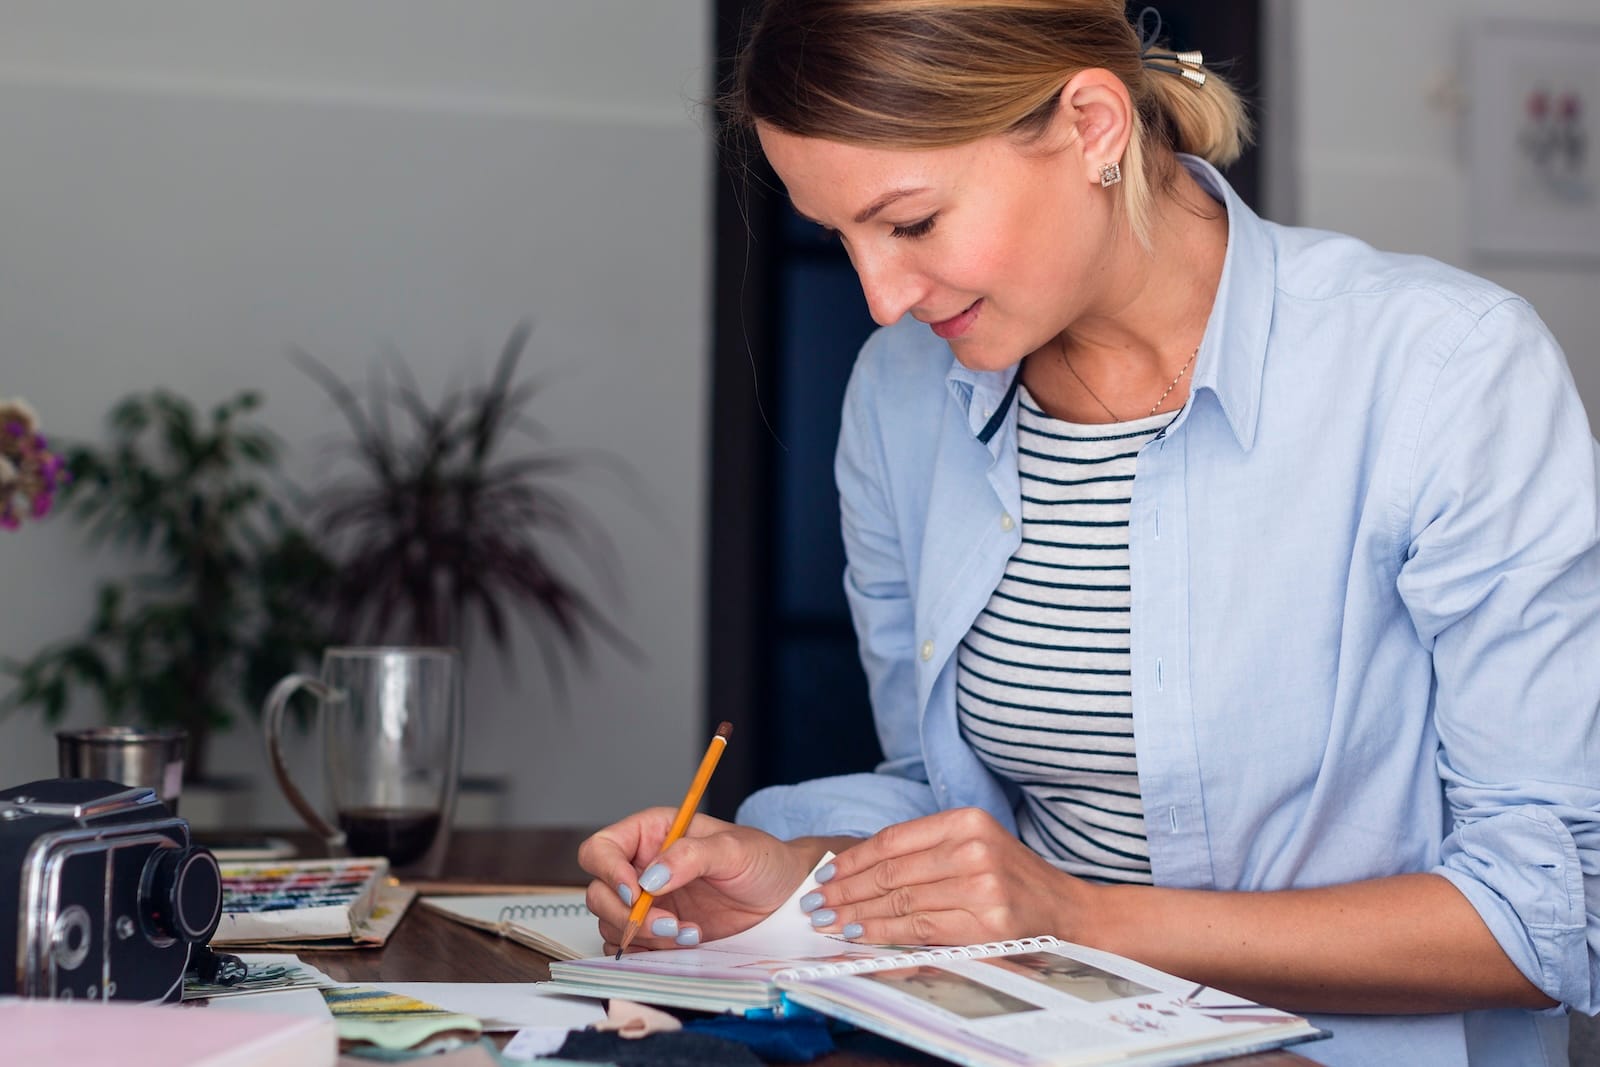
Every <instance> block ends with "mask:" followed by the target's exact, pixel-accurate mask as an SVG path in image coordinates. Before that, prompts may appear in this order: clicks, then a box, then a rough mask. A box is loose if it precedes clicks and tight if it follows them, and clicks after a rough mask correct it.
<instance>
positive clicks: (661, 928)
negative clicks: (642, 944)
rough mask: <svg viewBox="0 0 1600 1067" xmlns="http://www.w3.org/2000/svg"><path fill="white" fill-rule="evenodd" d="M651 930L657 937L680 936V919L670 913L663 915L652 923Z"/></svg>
mask: <svg viewBox="0 0 1600 1067" xmlns="http://www.w3.org/2000/svg"><path fill="white" fill-rule="evenodd" d="M650 932H651V933H652V934H655V935H656V936H657V937H676V936H678V920H677V919H674V918H673V917H672V916H670V915H663V916H662V917H661V918H659V919H657V920H656V921H655V922H653V923H651V924H650Z"/></svg>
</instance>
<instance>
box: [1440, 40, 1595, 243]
mask: <svg viewBox="0 0 1600 1067" xmlns="http://www.w3.org/2000/svg"><path fill="white" fill-rule="evenodd" d="M1467 50H1468V57H1467V59H1468V62H1467V68H1466V69H1467V71H1468V72H1469V75H1468V78H1467V79H1466V81H1467V85H1468V91H1469V92H1470V94H1471V102H1470V112H1469V123H1468V128H1467V156H1468V195H1467V210H1468V220H1467V230H1468V240H1469V245H1470V247H1471V249H1472V252H1473V254H1474V255H1475V256H1476V257H1478V258H1484V259H1515V260H1519V261H1535V262H1546V263H1551V264H1559V263H1563V262H1565V263H1575V264H1584V265H1593V266H1595V267H1600V21H1582V20H1569V21H1559V20H1548V19H1537V20H1536V19H1525V18H1503V17H1486V18H1483V19H1480V20H1478V21H1476V22H1475V23H1474V24H1472V26H1471V29H1470V32H1469V39H1468V49H1467Z"/></svg>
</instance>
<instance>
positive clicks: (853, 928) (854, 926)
mask: <svg viewBox="0 0 1600 1067" xmlns="http://www.w3.org/2000/svg"><path fill="white" fill-rule="evenodd" d="M862 932H863V931H862V929H861V924H860V923H849V924H848V925H846V926H845V928H844V931H843V933H844V936H845V937H848V938H850V939H851V940H852V941H854V940H855V939H856V938H858V937H860V936H861V934H862Z"/></svg>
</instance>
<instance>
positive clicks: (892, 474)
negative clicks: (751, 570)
mask: <svg viewBox="0 0 1600 1067" xmlns="http://www.w3.org/2000/svg"><path fill="white" fill-rule="evenodd" d="M1185 164H1186V165H1187V166H1188V167H1189V168H1190V169H1191V170H1192V171H1193V172H1195V174H1196V176H1197V177H1199V178H1200V180H1201V181H1202V182H1203V183H1204V184H1206V185H1208V186H1209V187H1210V188H1211V190H1212V192H1213V195H1214V196H1216V197H1217V198H1218V199H1219V200H1223V201H1224V202H1225V203H1226V206H1227V211H1228V222H1229V238H1228V252H1227V259H1226V263H1225V265H1224V268H1223V275H1222V282H1221V287H1220V288H1219V290H1218V292H1217V296H1216V303H1215V306H1214V308H1213V309H1212V313H1211V318H1210V321H1209V323H1208V325H1207V327H1206V333H1205V338H1204V341H1203V343H1202V344H1201V347H1200V354H1199V357H1198V358H1197V360H1196V364H1195V370H1194V379H1193V384H1192V390H1191V398H1190V401H1189V403H1188V405H1187V406H1186V408H1185V409H1184V410H1183V412H1182V413H1181V414H1180V415H1179V416H1178V417H1177V419H1176V420H1175V421H1174V422H1173V424H1172V426H1171V427H1170V428H1169V429H1168V431H1167V432H1166V434H1165V435H1164V436H1162V437H1161V438H1158V439H1157V440H1155V441H1153V442H1151V443H1150V444H1149V445H1148V446H1147V447H1146V448H1145V449H1144V450H1143V451H1142V452H1141V453H1140V455H1139V459H1138V473H1137V478H1136V480H1135V482H1134V487H1133V494H1132V496H1133V503H1132V509H1131V518H1130V529H1129V536H1130V540H1131V554H1130V558H1131V561H1132V583H1133V615H1132V618H1133V621H1132V629H1133V656H1132V665H1133V717H1134V732H1135V737H1136V743H1137V750H1138V760H1139V784H1140V787H1141V790H1142V792H1143V795H1144V810H1145V823H1146V832H1147V834H1148V837H1149V844H1150V859H1151V864H1152V868H1153V872H1154V876H1155V880H1156V883H1157V884H1158V885H1165V886H1185V887H1194V888H1205V889H1225V890H1272V889H1287V888H1292V887H1305V886H1322V885H1329V884H1334V883H1342V882H1350V881H1355V880H1359V879H1365V878H1376V877H1380V876H1384V875H1390V874H1396V873H1400V872H1407V871H1434V872H1436V873H1438V874H1441V875H1443V876H1444V877H1445V878H1448V879H1449V880H1450V881H1451V882H1452V883H1453V884H1454V885H1455V886H1456V887H1457V888H1458V889H1459V890H1460V891H1461V892H1462V893H1463V894H1465V895H1466V897H1467V899H1468V900H1470V901H1471V903H1472V905H1473V906H1474V907H1475V908H1476V909H1477V910H1478V913H1479V914H1480V915H1481V916H1482V917H1483V920H1484V922H1485V923H1486V924H1487V925H1488V927H1489V929H1490V930H1491V931H1492V932H1493V933H1494V936H1495V937H1496V938H1497V939H1498V941H1499V943H1500V945H1501V946H1502V947H1503V948H1504V949H1505V951H1506V954H1507V955H1508V956H1509V957H1510V958H1511V960H1512V961H1513V962H1514V963H1515V964H1516V966H1517V967H1518V968H1519V969H1520V970H1521V971H1522V973H1523V974H1525V975H1527V977H1528V978H1529V980H1530V981H1532V982H1533V983H1534V984H1535V985H1537V986H1538V987H1539V988H1540V989H1542V990H1544V991H1545V992H1546V993H1548V994H1549V995H1550V996H1551V997H1553V998H1555V999H1556V1000H1558V1001H1560V1002H1562V1003H1563V1004H1566V1005H1570V1006H1572V1007H1573V1008H1575V1009H1578V1010H1582V1011H1584V1012H1588V1013H1594V1012H1595V1011H1596V1010H1597V1009H1600V877H1597V873H1600V732H1597V729H1596V723H1597V718H1600V448H1597V446H1596V443H1595V441H1594V438H1593V437H1592V435H1591V434H1590V431H1589V425H1588V421H1587V419H1586V417H1585V414H1584V411H1583V406H1582V403H1581V401H1580V400H1579V399H1578V396H1577V392H1576V390H1575V389H1574V387H1573V384H1572V378H1571V375H1570V372H1569V371H1568V368H1567V365H1566V361H1565V359H1564V357H1563V355H1562V353H1561V350H1560V348H1559V347H1558V345H1557V344H1556V342H1555V341H1554V339H1553V338H1551V336H1550V334H1549V332H1548V331H1547V330H1546V329H1545V327H1544V325H1543V324H1542V323H1541V322H1540V321H1539V319H1538V317H1537V316H1536V315H1535V314H1534V312H1533V310H1532V309H1531V308H1530V307H1529V306H1528V305H1527V304H1526V303H1525V302H1524V301H1522V300H1520V299H1518V298H1517V297H1515V296H1513V295H1511V294H1510V293H1507V292H1505V291H1504V290H1502V289H1499V288H1497V287H1496V286H1494V285H1492V284H1490V283H1488V282H1486V281H1483V280H1481V279H1478V278H1474V277H1472V276H1470V275H1467V274H1463V273H1461V272H1459V271H1456V270H1453V269H1450V268H1448V267H1445V266H1443V265H1441V264H1439V263H1436V262H1433V261H1431V260H1427V259H1421V258H1415V257H1406V256H1397V255H1389V254H1385V253H1380V252H1376V251H1374V250H1373V249H1371V248H1370V247H1368V246H1366V245H1364V244H1362V243H1360V242H1358V241H1356V240H1353V239H1351V238H1348V237H1342V236H1338V235H1335V234H1328V233H1321V232H1315V231H1310V230H1304V229H1293V228H1287V227H1281V226H1277V225H1273V224H1270V223H1267V222H1264V221H1262V220H1261V219H1259V218H1258V217H1257V216H1256V215H1255V214H1253V213H1252V212H1251V211H1250V210H1249V208H1247V207H1246V206H1245V205H1244V204H1243V203H1242V202H1241V201H1240V200H1239V199H1238V198H1237V196H1236V195H1235V194H1234V193H1233V192H1232V190H1231V189H1229V188H1228V187H1227V185H1226V183H1225V182H1224V181H1223V180H1222V179H1221V177H1220V176H1219V175H1217V174H1216V172H1215V171H1213V170H1212V169H1211V168H1210V167H1208V166H1206V165H1205V164H1203V163H1200V162H1199V161H1198V160H1193V159H1186V160H1185ZM1015 373H1016V372H1015V370H1014V369H1013V370H1007V371H1004V372H976V371H971V370H968V369H966V368H964V367H962V366H960V365H959V364H957V363H955V362H954V359H953V357H952V355H951V353H950V349H949V347H948V346H947V345H946V344H945V343H944V342H942V341H940V340H939V339H938V338H937V337H935V336H934V335H933V334H932V333H931V332H930V331H929V330H928V328H927V327H926V326H924V325H922V324H920V323H917V322H915V321H913V320H911V319H906V320H904V321H902V322H900V323H898V324H896V325H895V326H891V327H888V328H886V329H882V330H879V331H877V332H876V333H875V334H874V335H873V336H872V338H871V339H870V340H869V341H868V342H867V344H866V346H865V347H864V348H863V349H862V352H861V356H860V359H859V360H858V362H857V365H856V368H855V371H854V374H853V376H852V378H851V381H850V386H849V389H848V391H847V394H846V398H845V407H844V419H843V427H842V430H841V434H840V441H839V451H838V457H837V464H836V475H837V479H838V484H839V492H840V499H841V504H842V512H843V527H844V539H845V546H846V551H847V558H848V561H849V563H848V567H847V570H846V573H845V589H846V593H847V595H848V597H849V601H850V607H851V611H852V614H853V618H854V621H855V628H856V632H857V635H858V637H859V639H860V646H861V658H862V661H863V664H864V665H865V668H866V672H867V678H868V682H869V687H870V691H871V696H872V703H873V711H874V716H875V719H876V724H877V730H878V736H879V739H880V741H881V742H882V744H883V750H884V753H885V757H886V758H885V760H884V762H883V764H882V765H881V766H880V767H879V768H878V770H877V772H876V773H873V774H863V775H849V776H843V777H838V778H829V779H821V780H817V781H812V782H806V783H802V784H800V785H797V786H785V787H776V788H773V789H767V790H763V791H761V792H759V793H757V794H755V795H754V796H752V797H751V798H750V799H749V800H748V801H746V803H745V805H744V806H743V807H742V808H741V809H740V819H741V821H744V822H747V823H751V824H754V825H756V826H760V827H763V828H765V829H767V830H769V831H771V832H773V833H775V834H778V835H779V836H782V837H794V836H799V835H804V834H852V835H858V836H865V835H869V834H871V833H873V832H875V831H877V830H878V829H880V828H882V827H883V826H885V825H888V824H890V823H892V822H898V821H901V820H905V819H910V818H914V817H917V816H921V815H926V814H929V813H932V812H935V811H939V810H943V809H948V808H954V807H961V806H967V805H975V806H977V807H981V808H984V809H986V810H987V811H989V812H990V813H991V814H992V815H994V817H995V818H997V819H999V820H1000V821H1001V822H1002V823H1003V824H1005V825H1007V826H1014V822H1013V819H1012V805H1013V803H1014V802H1015V794H1014V792H1013V791H1012V790H1011V789H1010V788H1008V786H1007V785H1005V784H1004V783H1002V782H1001V781H999V780H998V779H996V778H995V777H993V776H992V775H991V774H990V773H989V772H988V771H987V770H986V769H985V768H984V767H983V766H982V765H981V764H980V763H979V762H978V760H977V758H976V757H975V756H974V754H973V753H972V751H971V749H969V748H968V746H967V745H966V744H965V742H963V740H962V739H961V736H960V734H959V732H958V730H957V727H956V713H955V694H954V678H955V673H956V664H955V656H954V652H955V650H956V647H957V645H958V644H959V643H960V641H961V639H962V637H963V635H965V634H966V632H967V630H968V628H969V627H970V626H971V624H972V622H973V620H974V618H976V616H977V615H978V612H979V611H980V610H981V609H982V608H983V606H984V604H985V602H986V601H987V600H988V598H989V595H990V593H991V592H992V591H993V589H994V587H995V585H996V583H997V582H998V581H999V579H1000V576H1001V574H1002V572H1003V570H1004V568H1005V564H1006V560H1007V559H1008V558H1009V557H1010V556H1011V554H1012V553H1013V552H1014V551H1015V549H1016V548H1017V545H1018V538H1019V535H1020V532H1019V529H1018V523H1017V521H1016V519H1017V517H1018V516H1020V515H1021V501H1020V490H1019V485H1018V477H1017V458H1016V412H1015V405H1014V404H1011V405H1009V406H1008V405H1006V404H1005V403H1004V401H1005V399H1006V397H1007V396H1008V390H1009V388H1010V386H1011V382H1012V378H1013V377H1014V375H1015ZM991 423H993V424H994V425H992V426H991V425H990V424H991ZM986 428H987V429H990V430H991V431H993V432H992V433H989V434H986V433H985V432H984V431H985V430H986ZM1315 1021H1317V1022H1318V1023H1319V1024H1320V1025H1322V1026H1325V1027H1326V1028H1328V1029H1330V1030H1332V1031H1333V1032H1334V1035H1335V1036H1334V1038H1333V1039H1332V1040H1331V1041H1325V1042H1319V1043H1316V1044H1312V1045H1308V1046H1305V1047H1304V1048H1303V1050H1302V1051H1303V1052H1304V1054H1305V1055H1307V1056H1309V1057H1312V1058H1315V1059H1319V1060H1324V1061H1326V1062H1329V1063H1348V1064H1370V1063H1383V1062H1391V1063H1398V1062H1414V1063H1426V1064H1430V1065H1445V1064H1467V1063H1471V1064H1474V1065H1483V1064H1546V1063H1548V1064H1550V1065H1552V1067H1554V1065H1558V1064H1560V1065H1564V1064H1565V1063H1566V1019H1565V1016H1564V1014H1563V1013H1562V1012H1561V1011H1560V1010H1553V1011H1551V1012H1544V1013H1536V1012H1524V1011H1489V1012H1470V1013H1466V1014H1456V1015H1434V1016H1404V1017H1401V1016H1376V1017H1375V1016H1317V1017H1315Z"/></svg>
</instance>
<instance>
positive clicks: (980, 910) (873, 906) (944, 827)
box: [801, 808, 1094, 945]
mask: <svg viewBox="0 0 1600 1067" xmlns="http://www.w3.org/2000/svg"><path fill="white" fill-rule="evenodd" d="M833 867H834V870H833V873H832V874H831V876H829V877H828V878H827V880H826V881H825V882H824V883H823V884H822V885H821V886H820V887H819V890H818V892H817V893H812V894H808V895H807V896H806V897H805V898H804V899H802V901H801V906H802V907H805V908H806V910H807V911H808V912H810V914H811V918H812V925H813V926H815V927H816V928H817V929H819V930H823V931H826V932H828V933H839V932H842V933H843V934H844V935H845V936H846V937H848V938H850V939H851V940H854V941H864V942H870V943H873V944H891V945H970V944H976V943H979V942H984V941H1001V940H1007V939H1010V938H1018V937H1032V936H1037V935H1040V934H1056V935H1058V936H1063V937H1065V936H1068V934H1069V929H1070V927H1072V926H1075V925H1077V924H1078V923H1080V922H1081V921H1082V918H1083V917H1082V915H1081V914H1078V913H1079V912H1080V911H1081V910H1082V909H1083V908H1084V907H1085V906H1086V905H1087V903H1088V899H1087V898H1088V897H1089V896H1090V894H1091V892H1092V890H1093V888H1094V887H1093V886H1091V885H1090V884H1089V883H1087V882H1084V881H1082V880H1080V879H1077V878H1074V877H1072V876H1071V875H1068V874H1063V873H1062V872H1061V871H1058V870H1056V869H1055V868H1054V867H1052V866H1050V864H1049V863H1047V862H1045V861H1044V860H1043V859H1041V858H1040V857H1039V855H1038V854H1037V853H1035V852H1034V851H1033V850H1032V849H1030V848H1028V846H1026V845H1024V844H1023V843H1022V842H1021V841H1019V840H1017V837H1016V835H1014V834H1012V833H1011V832H1010V831H1008V830H1006V829H1005V827H1003V826H1001V825H1000V824H999V823H997V822H995V820H994V818H993V817H992V816H990V815H989V814H988V813H987V812H985V811H983V810H981V809H979V808H958V809H955V810H953V811H942V812H939V813H938V814H936V815H927V816H924V817H923V818H920V819H913V820H911V821H910V822H903V823H897V824H895V825H893V826H890V827H887V828H885V829H883V830H880V831H879V832H878V833H877V834H875V835H873V836H872V837H870V838H868V839H867V840H865V841H863V842H862V843H861V844H859V845H856V846H855V847H854V848H851V849H848V850H846V851H844V852H841V853H840V854H839V855H838V856H837V857H836V858H835V859H834V861H833ZM821 873H824V874H826V873H828V872H827V871H826V870H825V869H824V871H822V872H821Z"/></svg>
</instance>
